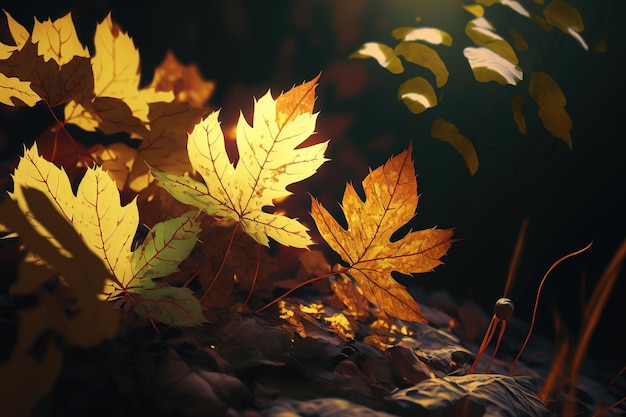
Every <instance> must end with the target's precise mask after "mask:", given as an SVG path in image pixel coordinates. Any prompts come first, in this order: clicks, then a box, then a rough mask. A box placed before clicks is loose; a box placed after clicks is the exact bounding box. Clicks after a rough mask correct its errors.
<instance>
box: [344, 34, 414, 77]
mask: <svg viewBox="0 0 626 417" xmlns="http://www.w3.org/2000/svg"><path fill="white" fill-rule="evenodd" d="M350 58H374V59H375V60H376V61H377V62H378V64H379V65H380V66H381V67H383V68H385V69H387V70H388V71H389V72H391V73H394V74H400V73H402V72H403V71H404V67H403V66H402V61H400V58H398V57H397V56H396V54H395V53H394V51H393V48H391V47H390V46H387V45H385V44H382V43H378V42H367V43H365V44H363V46H362V47H361V49H359V50H358V51H356V52H354V53H353V54H351V55H350Z"/></svg>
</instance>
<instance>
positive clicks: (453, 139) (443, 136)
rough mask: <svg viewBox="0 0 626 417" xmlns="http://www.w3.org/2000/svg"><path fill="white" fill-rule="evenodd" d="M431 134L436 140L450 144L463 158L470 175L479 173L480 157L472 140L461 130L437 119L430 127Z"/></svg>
mask: <svg viewBox="0 0 626 417" xmlns="http://www.w3.org/2000/svg"><path fill="white" fill-rule="evenodd" d="M430 134H431V135H432V136H433V137H434V138H435V139H439V140H442V141H444V142H448V143H449V144H450V145H452V146H453V147H454V149H456V150H457V152H458V153H460V154H461V156H462V157H463V161H464V162H465V166H466V167H467V169H469V171H470V174H472V175H474V174H475V173H476V171H478V155H477V154H476V149H475V148H474V144H473V143H472V141H471V140H469V139H468V138H466V137H465V136H463V135H462V134H461V132H459V129H458V128H457V127H456V126H455V125H454V124H452V123H450V122H448V121H447V120H444V119H441V118H439V119H435V120H434V121H433V124H432V126H431V127H430Z"/></svg>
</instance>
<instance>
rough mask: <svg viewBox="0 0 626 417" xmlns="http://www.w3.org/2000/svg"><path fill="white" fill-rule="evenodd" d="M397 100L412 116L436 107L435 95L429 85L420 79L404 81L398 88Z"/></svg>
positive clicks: (423, 79)
mask: <svg viewBox="0 0 626 417" xmlns="http://www.w3.org/2000/svg"><path fill="white" fill-rule="evenodd" d="M398 100H402V102H403V103H404V105H405V106H406V107H407V108H408V109H409V110H410V111H411V113H414V114H420V113H422V112H424V111H426V110H427V109H430V108H431V107H435V106H436V105H437V95H436V94H435V89H434V88H433V86H432V85H430V83H429V82H428V81H427V80H426V79H425V78H422V77H414V78H410V79H408V80H406V81H405V82H403V83H402V84H400V86H399V87H398Z"/></svg>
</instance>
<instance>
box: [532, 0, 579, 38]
mask: <svg viewBox="0 0 626 417" xmlns="http://www.w3.org/2000/svg"><path fill="white" fill-rule="evenodd" d="M543 15H544V17H545V18H546V20H547V22H548V23H549V24H551V25H552V26H555V27H556V28H558V29H559V30H561V31H562V32H564V33H566V34H568V35H570V36H572V37H573V38H574V39H576V40H577V41H578V43H580V45H581V46H582V47H583V48H584V49H585V50H588V49H589V46H587V42H585V40H584V39H583V37H582V36H580V32H582V31H583V30H584V29H585V25H584V24H583V19H582V17H581V16H580V12H579V11H578V9H576V8H575V7H573V6H571V5H570V4H568V3H566V2H565V1H564V0H553V1H552V2H551V3H550V4H548V5H547V6H546V7H545V8H544V9H543Z"/></svg>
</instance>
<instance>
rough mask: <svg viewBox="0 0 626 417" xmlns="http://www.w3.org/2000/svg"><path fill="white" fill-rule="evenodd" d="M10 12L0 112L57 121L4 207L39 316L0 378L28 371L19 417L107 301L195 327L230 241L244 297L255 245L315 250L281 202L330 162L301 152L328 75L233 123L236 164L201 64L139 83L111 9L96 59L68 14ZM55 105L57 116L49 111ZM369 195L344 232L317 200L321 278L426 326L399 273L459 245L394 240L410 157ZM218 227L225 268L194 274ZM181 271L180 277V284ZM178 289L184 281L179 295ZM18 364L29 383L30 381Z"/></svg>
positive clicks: (398, 160)
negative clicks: (334, 260) (336, 258)
mask: <svg viewBox="0 0 626 417" xmlns="http://www.w3.org/2000/svg"><path fill="white" fill-rule="evenodd" d="M6 16H7V21H8V26H9V32H10V34H11V36H12V37H13V40H14V43H15V45H4V44H0V101H1V102H2V103H4V104H6V105H10V106H29V107H32V106H35V105H37V104H38V103H41V104H43V105H45V106H46V107H47V108H48V109H49V110H50V113H51V114H52V115H53V117H54V118H55V120H56V122H57V124H56V126H54V127H53V128H51V129H50V133H52V134H53V138H54V140H53V144H54V146H53V147H52V151H51V152H50V155H49V157H48V158H46V157H44V156H42V155H41V152H40V149H39V147H38V144H37V142H35V144H34V145H33V146H31V147H25V148H24V155H23V156H22V157H21V158H20V160H19V163H18V164H17V167H16V168H15V171H14V174H13V191H12V192H10V193H9V196H8V198H5V199H4V201H2V203H1V205H0V210H1V213H2V216H1V217H0V231H3V232H5V233H8V232H12V234H11V235H9V236H13V237H18V238H19V239H20V243H21V245H22V247H23V249H24V257H23V260H22V262H21V265H20V272H19V276H18V277H17V281H16V282H15V284H14V285H13V287H12V290H11V291H12V294H13V295H14V296H25V297H35V299H36V305H37V308H35V309H26V310H25V311H24V312H22V313H20V330H19V338H18V341H17V344H16V346H15V348H14V351H13V353H12V356H11V358H10V359H9V362H7V363H5V364H3V365H2V367H0V375H2V379H3V380H4V379H5V377H7V378H8V377H9V376H11V375H15V374H19V375H21V376H20V378H19V383H16V384H14V385H13V387H14V388H15V390H9V391H8V392H5V393H3V398H4V395H5V394H6V398H7V401H8V399H13V400H12V401H11V404H14V405H15V407H17V408H16V409H15V410H14V411H15V412H16V414H20V411H21V412H23V411H24V410H23V409H22V410H19V408H20V407H27V406H26V405H24V404H32V403H33V402H32V401H28V402H24V403H22V402H20V400H19V399H21V396H20V395H18V394H19V392H21V391H20V390H21V389H22V388H23V387H24V386H26V385H27V384H30V383H31V380H32V378H33V376H34V375H37V374H44V375H45V376H46V377H45V378H41V379H40V383H39V385H38V386H39V387H40V389H39V390H32V391H31V393H32V396H33V399H37V398H39V397H40V396H41V395H42V394H43V393H45V392H46V391H47V390H48V389H49V388H50V387H51V386H52V384H53V383H54V380H55V378H56V375H57V374H58V371H59V369H60V350H59V347H58V344H57V342H58V341H59V340H61V341H63V343H67V344H69V345H77V346H90V345H94V344H97V343H99V342H100V341H102V340H104V339H107V338H110V337H112V336H113V335H114V334H116V332H117V331H118V323H117V319H118V317H117V315H116V314H114V309H113V308H112V307H111V306H108V305H107V303H106V301H108V302H110V303H111V304H112V305H113V307H115V308H116V309H118V310H120V311H123V312H134V313H136V314H137V315H139V316H140V317H143V318H147V319H148V320H150V321H151V322H152V324H153V325H154V326H155V327H156V324H155V322H157V321H158V322H161V323H164V324H166V325H170V326H196V325H200V324H202V323H204V322H206V321H207V318H206V317H207V316H206V315H205V309H204V308H206V307H210V304H209V305H208V304H207V303H206V302H203V301H206V300H207V296H208V295H210V293H211V290H212V288H213V287H214V285H215V283H216V280H217V279H218V276H219V275H220V273H221V272H222V270H223V268H224V267H225V266H226V260H227V257H228V253H229V250H230V248H231V247H236V246H237V244H236V243H233V242H234V240H235V237H238V238H239V239H245V238H246V237H247V236H249V238H251V239H252V241H253V242H255V246H256V249H257V263H256V268H252V273H251V271H250V268H248V269H246V270H242V269H240V268H236V267H235V268H233V269H232V271H231V272H232V275H231V276H225V277H224V279H225V280H226V281H236V280H239V279H240V278H239V277H238V276H237V275H238V274H239V275H243V274H245V275H247V276H246V277H245V279H246V280H247V282H248V283H249V284H248V287H249V288H250V291H252V289H253V287H254V286H255V282H256V280H257V278H259V276H260V270H261V268H262V266H261V259H262V248H261V247H262V246H269V245H270V239H272V240H274V241H276V242H278V243H279V244H282V245H284V246H291V247H295V248H308V247H309V246H310V245H311V244H313V241H312V239H311V237H310V236H309V234H308V229H307V227H306V226H305V225H304V224H302V223H301V222H300V221H298V220H297V219H293V218H290V217H288V216H286V215H284V214H281V213H278V212H274V211H272V207H273V206H274V203H275V202H276V201H277V200H279V199H283V198H285V197H287V196H288V195H289V194H290V192H289V191H288V190H287V187H288V186H289V185H290V184H292V183H294V182H298V181H302V180H304V179H306V178H308V177H310V176H311V175H313V174H314V173H315V172H316V170H317V169H318V168H319V167H320V166H321V165H322V164H323V163H324V162H325V161H326V160H327V159H326V158H325V157H324V152H325V151H326V147H327V142H322V143H314V144H310V143H307V142H306V141H307V139H308V138H309V136H311V135H312V134H313V133H314V131H315V122H316V119H317V113H313V105H314V102H315V86H316V83H317V80H318V78H319V76H318V77H316V78H314V79H313V80H311V81H308V82H305V83H303V84H302V85H300V86H297V87H294V88H292V89H291V90H289V91H287V92H285V93H283V94H281V95H280V96H279V97H278V98H277V99H274V98H273V97H272V95H271V92H269V91H268V92H267V94H265V95H264V96H263V97H261V98H260V99H259V100H258V101H256V102H255V107H254V116H253V120H252V123H251V124H250V123H248V122H247V121H246V119H245V117H244V116H243V115H240V118H239V121H238V123H237V129H236V131H237V135H236V145H237V150H238V155H239V158H238V160H237V161H236V163H233V162H232V161H231V158H230V156H229V154H228V152H227V148H226V143H225V138H224V133H223V131H222V128H221V126H220V121H219V111H214V112H212V113H210V114H209V115H208V116H207V117H206V118H204V119H201V117H202V116H203V115H204V114H206V113H208V109H207V108H205V107H203V106H204V103H205V102H206V100H207V99H208V97H209V95H210V92H211V89H212V83H210V82H206V81H204V80H202V79H201V78H200V77H199V76H198V73H197V70H196V69H195V67H184V66H182V65H180V64H179V63H178V62H177V61H176V60H175V58H174V57H173V56H172V55H169V56H168V57H167V58H166V60H165V61H164V62H163V63H162V64H161V66H159V68H158V69H157V71H156V72H155V77H154V80H153V82H152V83H151V84H150V85H149V86H147V87H144V88H140V87H139V81H140V80H139V63H140V62H139V55H138V51H137V49H136V48H135V47H134V44H133V42H132V39H131V38H130V37H129V36H128V35H127V34H126V33H125V32H124V31H123V30H122V29H121V28H120V27H119V26H117V24H115V23H114V22H113V21H112V19H111V16H110V14H109V15H108V16H107V17H106V18H105V19H104V20H103V21H102V22H100V23H99V24H98V25H97V28H96V32H95V37H94V45H95V48H96V51H95V54H91V53H90V52H89V51H88V49H87V48H85V47H84V46H83V45H82V43H81V42H80V40H79V39H78V36H77V34H76V30H75V28H74V25H73V22H72V19H71V15H70V14H68V15H66V16H65V17H62V18H60V19H57V20H55V21H51V20H47V21H44V22H39V21H37V20H36V19H35V25H34V28H33V29H32V32H29V31H28V30H27V29H26V28H25V27H24V26H22V25H21V24H20V23H18V22H17V21H15V20H14V19H13V18H12V17H11V16H10V15H9V14H8V13H6ZM61 106H63V115H64V119H63V120H60V119H59V118H58V117H57V116H56V113H55V110H56V109H57V108H60V107H61ZM67 124H73V125H76V126H78V127H80V128H82V129H83V130H85V131H96V130H98V131H100V132H102V133H104V134H113V133H119V132H123V133H126V134H128V136H129V137H130V138H131V139H136V140H137V141H138V146H137V147H136V148H133V147H130V146H128V145H126V144H123V143H112V144H109V145H98V146H95V147H93V148H92V149H85V148H84V147H82V145H80V143H79V142H77V141H76V140H75V139H74V138H73V137H72V135H71V134H70V133H69V132H68V131H67V129H66V125H67ZM61 140H66V141H68V143H70V144H71V145H72V146H74V148H75V149H76V152H75V153H74V155H73V157H69V158H68V157H67V156H64V159H63V167H61V168H60V167H59V166H57V164H56V163H55V162H58V160H57V159H58V158H57V157H58V155H57V154H56V149H57V146H56V145H57V144H58V143H59V141H61ZM69 173H72V174H74V175H68V174H69ZM71 177H72V178H71ZM72 184H74V185H75V189H74V188H73V186H72ZM158 187H160V188H158ZM363 188H364V191H365V197H366V199H365V201H363V200H362V199H361V197H359V195H358V194H357V192H356V191H355V189H354V187H352V185H348V186H347V188H346V192H345V195H344V198H343V205H342V208H343V212H344V214H345V217H346V220H347V224H348V229H344V228H343V227H342V226H341V225H340V224H339V223H338V222H337V221H336V220H335V219H334V218H332V216H331V215H330V214H329V213H328V211H326V210H325V209H324V207H322V205H321V204H320V203H319V202H318V201H317V200H315V199H313V200H312V209H311V215H312V217H313V219H314V221H315V223H316V225H317V227H318V229H319V231H320V233H321V235H322V236H323V238H324V239H325V240H326V242H327V243H328V244H329V245H330V247H331V248H332V249H333V250H335V251H336V252H337V253H338V254H339V255H340V256H341V258H342V259H343V260H344V261H345V263H346V265H345V266H343V267H337V268H335V271H333V272H328V273H327V274H326V275H323V276H321V277H318V278H324V277H327V276H330V275H334V274H339V273H350V274H351V275H352V276H353V278H354V279H355V280H356V281H357V283H358V284H359V286H360V288H361V290H362V293H363V295H364V296H365V298H366V299H367V300H368V301H369V302H371V303H373V304H375V305H377V306H378V308H379V309H380V311H381V312H382V314H389V315H391V316H395V317H398V318H401V319H406V320H409V321H415V322H425V319H424V317H423V316H422V314H421V311H420V308H419V306H418V304H417V303H416V302H415V300H414V299H413V298H412V297H411V296H410V294H409V293H408V292H407V291H406V288H405V287H404V286H402V285H400V284H399V283H398V282H396V281H395V280H394V279H393V278H392V276H391V272H392V271H398V272H401V273H404V274H410V273H413V272H425V271H430V270H432V269H433V268H434V267H436V266H437V265H439V264H440V263H441V261H440V260H439V259H440V258H441V257H442V256H443V255H444V254H445V253H446V251H447V250H448V248H449V247H450V244H451V236H452V231H451V230H444V229H437V228H433V229H429V230H423V231H415V232H410V233H408V234H407V235H406V236H404V237H403V238H401V239H396V240H394V241H391V237H392V234H394V232H396V231H397V230H398V229H399V228H400V227H402V226H403V225H404V224H405V223H407V222H408V221H409V220H410V219H411V218H412V217H413V216H414V214H415V210H416V207H417V201H418V196H417V181H416V178H415V172H414V167H413V160H412V158H411V148H410V147H409V148H408V149H407V150H406V151H404V152H403V153H401V154H400V155H398V156H396V157H393V158H391V159H390V160H389V161H388V162H387V163H386V164H385V165H384V166H382V167H379V168H377V169H376V170H374V171H372V172H370V174H369V175H368V176H367V177H366V178H365V180H364V181H363ZM159 189H162V190H165V191H167V193H162V192H160V191H159ZM126 197H127V199H128V200H129V201H128V202H126V204H123V201H124V200H125V199H126ZM170 197H174V199H175V201H174V200H172V199H171V198H170ZM155 200H158V202H159V205H156V206H155V205H154V204H153V202H154V201H155ZM155 207H158V208H161V210H158V209H156V208H155ZM165 207H169V209H167V210H164V209H163V208H165ZM140 208H141V209H142V210H141V211H142V213H140ZM154 210H158V213H157V215H156V216H154V213H153V215H152V216H153V217H151V219H153V220H152V221H151V222H149V223H150V225H149V227H148V231H147V233H146V236H145V238H143V239H141V238H139V232H140V231H141V230H142V227H145V226H142V225H140V219H142V218H145V216H146V214H145V213H144V212H146V211H154ZM148 216H149V214H148ZM144 223H145V222H144ZM233 223H234V226H233ZM150 226H151V227H150ZM224 227H230V228H232V231H231V233H230V238H229V243H228V245H227V247H226V250H225V251H224V252H223V253H222V256H223V259H206V258H205V259H204V260H203V263H202V264H201V265H199V266H198V265H196V264H195V262H194V253H197V252H198V251H200V252H203V253H204V254H205V255H208V256H209V257H210V255H211V253H212V252H211V247H212V246H213V244H214V243H217V242H211V241H206V240H203V239H204V238H201V236H203V237H208V236H209V235H210V234H209V233H207V232H208V231H209V230H212V229H214V228H224ZM239 230H240V231H242V232H243V235H242V234H237V231H239ZM249 238H248V239H249ZM215 246H217V245H215ZM244 246H245V245H244ZM246 247H249V246H246ZM253 247H254V246H253ZM209 264H211V265H220V266H219V267H216V268H213V272H214V276H213V277H212V279H206V277H205V279H204V280H202V277H203V276H205V275H206V272H207V269H209V267H207V265H209ZM190 265H191V266H190ZM189 269H191V271H189ZM181 272H183V273H185V272H187V273H185V274H183V277H182V280H181V277H180V273H181ZM250 275H252V276H250ZM196 277H199V278H200V281H201V283H202V287H203V293H202V295H201V296H200V297H198V295H199V294H196V293H194V292H193V291H192V290H191V289H190V287H189V286H188V284H189V283H190V282H192V281H193V279H194V278H196ZM180 281H182V282H184V285H182V286H180V285H170V284H173V283H176V282H180ZM168 283H169V284H168ZM105 300H106V301H105ZM55 341H56V342H55ZM37 352H39V353H37ZM33 355H35V356H33ZM35 357H36V358H35ZM24 366H25V367H26V369H28V370H29V372H23V370H24V369H25V368H24ZM15 399H18V400H17V402H16V401H15ZM20 404H22V405H20Z"/></svg>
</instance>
